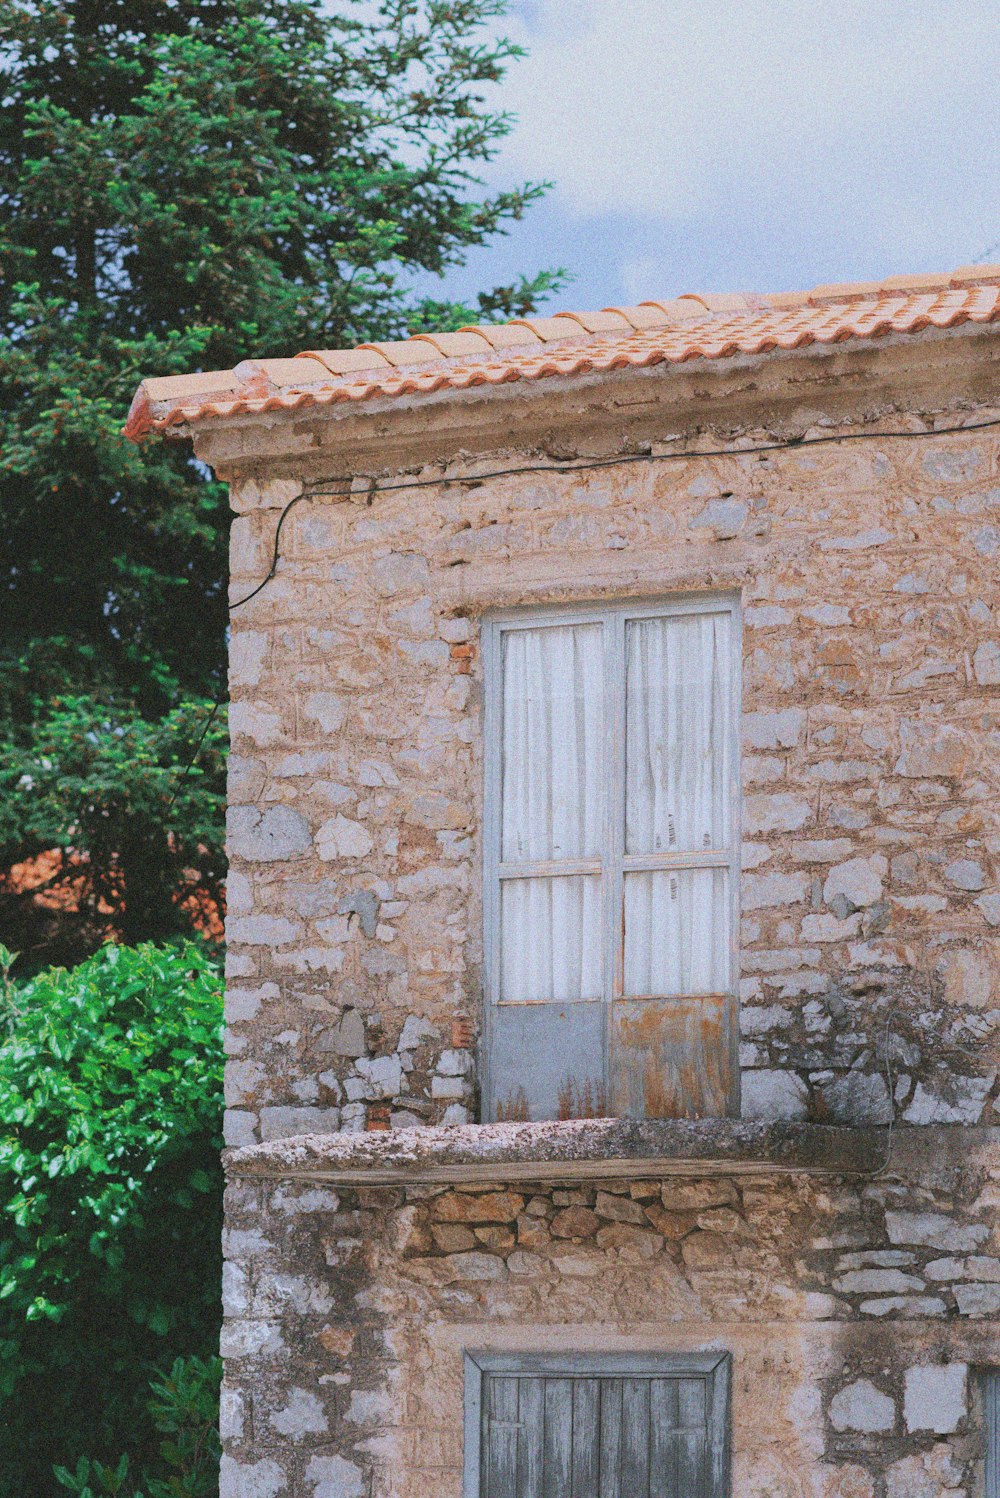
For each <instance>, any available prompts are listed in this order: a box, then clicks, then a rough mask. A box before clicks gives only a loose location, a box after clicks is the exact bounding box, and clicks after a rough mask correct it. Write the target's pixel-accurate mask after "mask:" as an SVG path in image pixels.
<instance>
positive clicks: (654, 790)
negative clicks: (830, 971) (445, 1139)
mask: <svg viewBox="0 0 1000 1498" xmlns="http://www.w3.org/2000/svg"><path fill="white" fill-rule="evenodd" d="M484 650H485V669H486V728H485V732H486V797H485V799H486V808H485V810H486V828H485V833H486V836H485V860H484V863H485V868H484V872H485V890H484V907H485V921H486V930H485V950H486V962H487V992H488V1005H487V1008H488V1010H489V1011H490V1016H491V1018H490V1021H489V1028H490V1042H489V1050H490V1055H489V1056H488V1057H487V1072H488V1076H489V1083H488V1085H489V1090H490V1092H491V1106H492V1109H493V1112H494V1113H497V1112H499V1113H500V1115H501V1116H504V1115H506V1116H529V1117H547V1116H559V1114H560V1113H562V1114H563V1115H564V1116H574V1115H578V1114H579V1113H581V1112H596V1111H603V1112H629V1113H635V1112H639V1113H651V1112H653V1113H658V1112H700V1111H704V1112H713V1111H728V1107H729V1104H730V1102H731V1099H729V1098H728V1097H727V1099H726V1100H725V1104H726V1106H725V1108H721V1107H720V1087H721V1088H722V1089H723V1090H726V1089H728V1090H729V1091H731V1078H730V1079H729V1080H726V1079H725V1078H723V1077H722V1075H721V1072H720V1074H719V1075H718V1076H716V1077H715V1078H714V1081H712V1085H711V1087H710V1091H711V1092H712V1094H713V1097H712V1100H711V1101H708V1100H706V1106H705V1107H701V1106H699V1105H698V1102H697V1099H696V1098H694V1097H693V1096H692V1098H691V1099H690V1104H691V1106H687V1105H685V1103H684V1100H683V1098H677V1097H676V1096H674V1094H675V1093H676V1087H675V1086H674V1085H673V1084H668V1092H670V1093H671V1098H669V1099H664V1098H662V1097H661V1098H660V1099H659V1103H658V1104H657V1105H655V1106H651V1098H652V1095H653V1093H655V1092H656V1090H657V1084H656V1082H655V1079H652V1078H646V1079H645V1081H644V1082H643V1088H642V1090H643V1096H644V1098H645V1101H644V1102H643V1103H642V1105H641V1106H640V1105H638V1103H637V1099H636V1097H633V1098H632V1100H631V1102H630V1103H628V1105H627V1106H626V1102H625V1100H624V1095H625V1094H626V1093H628V1092H629V1091H630V1087H629V1082H628V1070H627V1068H626V1069H625V1070H624V1071H623V1070H621V1068H620V1067H619V1066H618V1065H617V1061H618V1059H619V1058H618V1056H617V1053H618V1052H619V1051H622V1050H623V1049H624V1052H630V1051H631V1050H634V1048H635V1047H634V1044H633V1043H632V1042H634V1041H635V1038H636V1035H637V1033H638V1031H640V1030H645V1031H648V1032H651V1037H650V1036H647V1039H649V1038H652V1039H653V1041H654V1042H655V1044H654V1049H659V1050H661V1051H662V1049H663V1046H667V1047H668V1049H669V1047H670V1045H671V1044H672V1045H673V1046H674V1049H675V1051H676V1060H677V1063H678V1065H681V1064H682V1063H683V1062H684V1061H685V1055H684V1054H683V1052H684V1049H685V1046H687V1049H688V1050H690V1047H691V1045H694V1046H695V1048H696V1049H697V1048H699V1047H700V1048H701V1049H702V1050H703V1049H704V1047H705V1046H706V1045H707V1044H709V1043H710V1044H711V1045H712V1046H713V1047H714V1048H715V1049H716V1050H719V1048H720V1047H722V1049H723V1050H724V1051H726V1052H728V1051H729V1050H731V1041H732V1034H731V1028H732V1027H731V1025H730V1024H729V1023H728V1022H720V1014H721V1011H720V1009H719V1001H722V1000H729V999H731V998H732V996H733V994H734V993H735V985H736V961H735V958H736V947H735V937H734V932H735V930H736V901H737V891H738V878H739V794H738V790H739V788H738V775H739V768H738V767H739V740H738V732H737V725H738V712H739V700H740V653H741V652H740V624H739V605H738V600H737V599H736V598H735V597H733V596H730V595H727V596H718V595H712V596H702V597H696V598H691V597H687V598H678V599H671V600H663V601H660V602H655V603H628V604H621V605H612V606H602V607H594V608H586V609H577V608H574V609H549V610H518V611H515V612H511V613H509V614H504V615H497V616H495V617H493V618H490V619H488V620H487V621H486V623H485V626H484ZM654 1001H655V1003H656V1004H657V1005H659V1012H658V1018H659V1020H660V1021H661V1024H660V1030H661V1031H662V1033H661V1034H660V1036H659V1040H658V1041H657V1037H656V1035H655V1034H652V1032H654V1031H656V1030H657V1024H656V1023H655V1022H654V1011H653V1009H652V1008H649V1007H647V1006H648V1005H649V1004H651V1003H653V1002H654ZM695 1001H704V1002H702V1003H701V1005H700V1010H701V1018H702V1019H703V1020H704V1021H705V1022H706V1024H707V1028H706V1029H704V1032H703V1033H701V1034H698V1035H695V1034H694V1033H693V1032H694V1031H698V1030H699V1023H698V1021H699V1005H698V1003H697V1002H695ZM708 1001H715V1003H714V1005H713V1003H710V1002H708ZM628 1006H632V1007H631V1009H630V1008H629V1007H628ZM636 1006H639V1007H638V1009H637V1008H636ZM664 1006H665V1007H664ZM730 1007H731V1006H730ZM591 1011H593V1012H591ZM723 1018H724V1017H723ZM692 1026H693V1030H692ZM713 1027H715V1029H718V1030H719V1035H718V1037H717V1038H716V1039H715V1040H711V1039H710V1037H709V1034H708V1032H709V1031H710V1030H712V1028H713ZM681 1032H684V1033H685V1034H688V1032H691V1034H690V1036H689V1041H686V1042H684V1043H683V1044H681V1045H680V1050H679V1051H677V1045H678V1044H679V1043H680V1042H679V1036H680V1034H681ZM723 1032H725V1033H723ZM630 1035H631V1037H632V1041H631V1042H630V1041H629V1039H628V1037H629V1036H630ZM671 1037H673V1039H672V1040H671ZM567 1047H568V1049H567ZM595 1047H596V1050H597V1051H598V1052H599V1055H595V1054H594V1053H595ZM536 1049H537V1050H538V1055H537V1057H536V1056H535V1055H531V1054H530V1053H531V1052H532V1051H535V1050H536ZM640 1049H642V1047H640ZM645 1049H646V1050H648V1049H649V1047H648V1046H646V1047H645ZM525 1052H527V1053H528V1054H529V1055H530V1063H531V1067H532V1068H533V1069H534V1072H533V1074H532V1075H529V1074H528V1073H527V1072H526V1073H525V1075H524V1076H522V1078H521V1080H520V1081H519V1082H518V1085H517V1087H516V1088H515V1087H513V1086H512V1085H511V1084H512V1082H513V1081H514V1077H513V1075H512V1074H511V1068H512V1065H513V1063H514V1061H515V1059H516V1057H517V1055H518V1054H520V1055H521V1056H522V1057H523V1056H524V1055H525ZM622 1059H624V1058H622ZM563 1061H565V1062H566V1066H565V1068H564V1072H563V1073H559V1068H560V1065H561V1064H562V1062H563ZM723 1062H724V1063H725V1064H723ZM643 1064H644V1065H646V1067H647V1069H648V1065H649V1059H648V1058H647V1059H646V1061H645V1062H643ZM719 1064H720V1066H721V1067H722V1071H724V1072H725V1073H726V1077H727V1078H728V1074H729V1071H730V1070H731V1068H730V1066H729V1062H728V1059H727V1057H724V1056H723V1057H721V1059H720V1063H719ZM529 1070H530V1068H529ZM668 1070H669V1066H668ZM716 1070H718V1068H716ZM557 1073H559V1074H558V1075H557ZM675 1081H676V1079H675ZM650 1083H651V1084H652V1085H649V1084H650ZM588 1088H589V1091H590V1102H589V1105H588V1103H587V1099H586V1097H585V1096H584V1094H585V1092H586V1090H587V1089H588ZM631 1090H632V1091H633V1092H634V1091H635V1089H634V1088H632V1089H631ZM694 1090H695V1091H696V1090H697V1089H694ZM521 1092H523V1093H524V1098H523V1099H522V1098H521V1096H520V1093H521ZM616 1098H617V1102H615V1099H616Z"/></svg>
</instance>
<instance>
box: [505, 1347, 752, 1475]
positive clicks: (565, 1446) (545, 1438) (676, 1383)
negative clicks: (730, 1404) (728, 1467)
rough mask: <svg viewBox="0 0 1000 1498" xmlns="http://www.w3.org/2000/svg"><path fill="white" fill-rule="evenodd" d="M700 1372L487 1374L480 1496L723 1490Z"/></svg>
mask: <svg viewBox="0 0 1000 1498" xmlns="http://www.w3.org/2000/svg"><path fill="white" fill-rule="evenodd" d="M712 1402H713V1385H712V1380H711V1378H708V1377H704V1376H698V1375H696V1376H688V1375H685V1374H680V1375H677V1376H670V1375H667V1376H659V1375H657V1376H646V1375H640V1376H614V1377H599V1376H594V1377H580V1376H571V1377H559V1376H538V1375H533V1376H517V1375H510V1374H487V1375H486V1378H485V1382H484V1388H483V1407H482V1418H483V1430H482V1445H481V1457H482V1471H481V1475H480V1495H481V1498H723V1483H724V1481H725V1477H724V1462H723V1459H722V1449H721V1447H722V1443H723V1439H724V1427H723V1425H722V1423H721V1422H720V1420H719V1418H718V1416H719V1411H718V1410H715V1411H713V1409H712Z"/></svg>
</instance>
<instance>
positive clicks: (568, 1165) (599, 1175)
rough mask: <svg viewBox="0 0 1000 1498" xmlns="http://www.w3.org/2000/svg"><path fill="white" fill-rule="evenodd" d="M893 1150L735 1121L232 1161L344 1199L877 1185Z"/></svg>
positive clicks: (484, 1135)
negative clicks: (762, 1180)
mask: <svg viewBox="0 0 1000 1498" xmlns="http://www.w3.org/2000/svg"><path fill="white" fill-rule="evenodd" d="M903 1132H905V1133H906V1134H913V1133H914V1132H916V1133H921V1134H922V1133H924V1132H925V1131H924V1130H916V1131H914V1130H906V1131H898V1132H897V1135H896V1140H895V1141H894V1144H895V1145H897V1146H898V1145H899V1144H900V1142H901V1133H903ZM926 1132H931V1133H934V1134H935V1135H938V1134H940V1133H941V1132H942V1131H941V1130H940V1129H932V1130H929V1131H926ZM944 1132H946V1133H947V1132H949V1131H947V1130H945V1131H944ZM954 1132H956V1133H959V1134H964V1135H966V1136H968V1133H969V1131H968V1130H957V1131H954ZM927 1142H928V1143H929V1142H930V1141H927ZM966 1142H967V1143H968V1139H967V1137H966ZM888 1145H889V1141H888V1138H887V1130H886V1129H884V1128H850V1127H837V1126H832V1125H827V1124H810V1123H767V1122H759V1121H757V1120H746V1119H744V1120H740V1119H728V1118H715V1119H699V1120H658V1119H649V1120H642V1121H637V1120H632V1119H612V1118H599V1119H579V1120H571V1121H567V1122H558V1123H495V1124H459V1125H452V1126H450V1127H438V1128H426V1129H396V1130H392V1131H390V1132H384V1133H379V1132H373V1133H366V1134H305V1135H298V1136H295V1137H293V1138H288V1139H279V1140H274V1141H271V1142H269V1143H267V1144H256V1145H248V1146H245V1147H244V1148H242V1149H232V1150H227V1151H226V1153H225V1156H224V1159H225V1165H226V1171H227V1174H228V1175H229V1176H230V1177H234V1178H235V1177H243V1178H246V1177H264V1178H271V1179H284V1180H287V1179H304V1180H312V1181H324V1182H327V1183H328V1184H330V1185H334V1186H341V1187H350V1186H400V1185H418V1184H425V1183H429V1184H433V1183H435V1182H441V1183H465V1184H470V1185H482V1184H491V1183H494V1182H507V1181H586V1180H609V1179H624V1180H628V1179H640V1178H642V1177H653V1176H655V1177H663V1176H698V1177H705V1176H710V1175H788V1174H809V1175H871V1174H873V1173H874V1172H876V1171H880V1170H881V1169H882V1168H883V1167H884V1166H885V1164H886V1161H887V1157H888V1156H889V1153H890V1151H889V1148H888Z"/></svg>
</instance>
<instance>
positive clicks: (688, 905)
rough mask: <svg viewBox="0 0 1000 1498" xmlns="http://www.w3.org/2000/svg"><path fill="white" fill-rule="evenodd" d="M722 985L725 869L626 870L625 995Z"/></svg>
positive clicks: (725, 976) (725, 981) (725, 978)
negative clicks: (645, 871)
mask: <svg viewBox="0 0 1000 1498" xmlns="http://www.w3.org/2000/svg"><path fill="white" fill-rule="evenodd" d="M728 988H729V872H728V870H727V869H663V870H657V871H656V872H655V873H641V874H626V875H625V995H626V997H627V998H645V997H650V996H652V995H654V994H658V995H664V994H693V993H725V992H727V991H728Z"/></svg>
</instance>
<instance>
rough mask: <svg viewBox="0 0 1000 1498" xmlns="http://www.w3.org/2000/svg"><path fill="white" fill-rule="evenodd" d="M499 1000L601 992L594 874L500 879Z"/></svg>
mask: <svg viewBox="0 0 1000 1498" xmlns="http://www.w3.org/2000/svg"><path fill="white" fill-rule="evenodd" d="M500 953H501V957H500V1000H501V1002H504V1001H506V1002H507V1003H508V1004H515V1003H522V1004H523V1003H531V1002H536V1003H539V1002H542V1001H544V1000H552V1001H554V1002H557V1003H570V1002H572V1001H573V1000H574V999H599V998H600V997H601V990H602V986H603V985H602V982H601V881H600V878H599V877H598V876H596V875H573V876H572V877H570V878H556V879H504V880H503V882H502V884H501V886H500Z"/></svg>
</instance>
